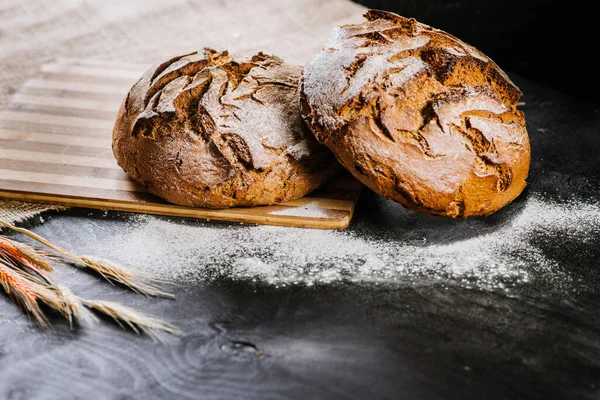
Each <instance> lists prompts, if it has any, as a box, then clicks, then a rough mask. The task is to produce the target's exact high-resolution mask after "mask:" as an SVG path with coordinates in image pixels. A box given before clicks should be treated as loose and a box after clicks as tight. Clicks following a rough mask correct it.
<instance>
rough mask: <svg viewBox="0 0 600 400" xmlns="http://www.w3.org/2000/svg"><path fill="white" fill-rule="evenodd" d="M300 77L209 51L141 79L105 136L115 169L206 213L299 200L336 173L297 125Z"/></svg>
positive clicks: (290, 69) (274, 65)
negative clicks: (110, 141)
mask: <svg viewBox="0 0 600 400" xmlns="http://www.w3.org/2000/svg"><path fill="white" fill-rule="evenodd" d="M301 72H302V68H301V67H297V66H291V65H287V64H285V63H284V62H283V61H282V60H281V59H279V58H277V57H273V56H269V55H265V54H262V53H259V54H257V55H254V56H253V57H249V58H232V57H230V56H229V54H228V53H227V52H217V51H215V50H212V49H205V50H204V51H200V52H195V53H192V54H187V55H183V56H179V57H175V58H172V59H170V60H168V61H166V62H164V63H162V64H159V65H156V66H154V67H152V68H151V69H150V70H148V71H147V72H146V73H145V74H144V75H143V76H142V77H141V78H140V80H139V81H138V82H137V83H136V84H135V85H134V86H133V87H132V88H131V90H130V92H129V93H128V94H127V97H126V98H125V99H124V101H123V103H122V105H121V108H120V110H119V114H118V117H117V120H116V123H115V126H114V130H113V152H114V155H115V158H116V160H117V162H118V163H119V165H120V166H121V167H122V168H123V169H124V170H125V171H126V172H127V173H128V174H129V175H130V176H131V177H132V178H133V179H135V180H136V181H138V182H139V183H141V184H142V185H144V186H146V187H147V188H148V190H149V191H150V192H152V193H154V194H156V195H158V196H160V197H162V198H164V199H166V200H167V201H169V202H171V203H175V204H180V205H186V206H199V207H209V208H227V207H233V206H255V205H265V204H275V203H279V202H282V201H286V200H290V199H295V198H299V197H302V196H304V195H306V194H307V193H309V192H310V191H312V190H314V189H316V188H317V187H319V186H320V185H321V184H323V183H324V182H325V181H326V180H327V179H329V178H330V177H331V176H333V175H334V174H335V173H336V172H337V171H339V170H340V168H341V167H340V166H339V164H338V163H337V161H336V160H335V157H334V156H333V154H331V152H330V151H329V150H328V149H327V148H326V147H324V146H321V145H320V144H318V142H317V141H316V140H315V138H314V137H313V136H312V134H311V133H310V131H309V130H308V129H307V128H306V126H305V124H304V123H303V122H302V120H301V118H300V114H299V111H298V90H297V89H298V88H297V85H298V80H299V77H300V75H301Z"/></svg>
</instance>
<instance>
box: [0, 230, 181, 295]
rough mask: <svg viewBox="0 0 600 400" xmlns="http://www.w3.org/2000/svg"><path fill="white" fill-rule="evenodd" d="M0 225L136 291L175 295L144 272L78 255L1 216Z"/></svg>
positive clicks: (149, 293) (110, 280) (148, 293)
mask: <svg viewBox="0 0 600 400" xmlns="http://www.w3.org/2000/svg"><path fill="white" fill-rule="evenodd" d="M0 225H3V226H5V227H7V228H9V229H11V230H13V231H15V232H19V233H22V234H24V235H26V236H28V237H30V238H32V239H34V240H36V241H38V242H40V243H42V244H43V245H45V246H47V247H49V248H50V249H52V250H54V251H56V252H57V253H59V254H61V255H62V256H64V257H66V258H68V259H70V260H71V261H73V262H75V263H76V264H78V265H80V266H83V267H85V268H89V269H90V270H92V271H94V272H96V273H98V274H100V275H102V276H103V277H104V278H105V279H107V280H108V281H109V282H112V281H114V282H119V283H121V284H123V285H125V286H127V287H129V288H130V289H132V290H133V291H135V292H138V293H141V294H145V295H148V296H160V297H170V298H172V297H174V296H173V295H172V294H170V293H167V292H165V291H163V290H161V289H160V288H158V287H156V286H155V285H154V284H153V282H156V279H153V278H151V277H149V276H146V275H144V274H135V273H133V272H132V271H130V270H128V269H127V268H125V267H123V266H121V265H118V264H115V263H113V262H110V261H107V260H103V259H101V258H96V257H90V256H78V255H76V254H73V253H71V252H70V251H68V250H65V249H63V248H62V247H59V246H57V245H55V244H53V243H50V242H49V241H48V240H46V239H44V238H43V237H41V236H39V235H37V234H35V233H33V232H31V231H30V230H28V229H25V228H19V227H16V226H14V225H12V224H11V223H9V222H7V221H4V220H3V219H1V218H0Z"/></svg>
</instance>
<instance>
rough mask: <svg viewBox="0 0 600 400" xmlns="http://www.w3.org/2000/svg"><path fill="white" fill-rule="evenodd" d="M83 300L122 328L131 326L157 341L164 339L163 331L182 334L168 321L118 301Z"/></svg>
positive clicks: (136, 331) (138, 332)
mask: <svg viewBox="0 0 600 400" xmlns="http://www.w3.org/2000/svg"><path fill="white" fill-rule="evenodd" d="M81 301H82V302H83V304H85V305H86V306H87V307H90V308H92V309H94V310H96V311H98V312H101V313H102V314H105V315H107V316H109V317H111V318H112V319H113V320H114V321H115V322H116V323H117V324H119V325H120V326H121V327H122V328H126V327H129V328H131V329H132V330H133V331H134V332H135V333H137V334H140V333H145V334H146V335H148V336H150V337H151V338H152V340H154V341H155V342H162V341H163V340H164V338H163V335H162V333H169V334H172V335H181V331H180V330H179V329H177V328H176V327H175V326H173V325H171V324H169V323H168V322H165V321H162V320H160V319H158V318H154V317H149V316H147V315H144V314H141V313H140V312H138V311H136V310H133V309H131V308H129V307H125V306H122V305H120V304H118V303H113V302H110V301H101V300H85V299H81Z"/></svg>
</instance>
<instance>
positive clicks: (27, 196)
mask: <svg viewBox="0 0 600 400" xmlns="http://www.w3.org/2000/svg"><path fill="white" fill-rule="evenodd" d="M361 191H362V189H361V190H359V191H357V194H356V197H355V199H354V201H353V202H352V207H351V208H350V210H348V215H346V216H345V217H343V218H340V219H325V218H312V219H298V218H297V217H293V216H285V215H272V216H267V217H265V216H263V215H252V214H250V213H249V214H239V215H231V214H227V215H225V214H226V213H227V211H228V210H227V209H225V210H208V211H207V210H205V209H192V208H189V207H180V206H176V205H172V204H165V205H164V206H163V205H160V204H155V205H151V204H147V205H146V206H147V208H146V209H145V210H144V211H143V212H140V210H139V203H137V202H131V203H127V202H125V201H123V202H112V203H109V202H107V201H106V200H104V199H93V198H75V197H71V196H60V195H44V194H39V193H28V192H22V191H10V190H2V189H0V199H4V200H17V201H31V202H36V203H42V204H52V205H61V206H66V207H73V208H89V209H95V210H106V211H109V210H110V211H120V212H130V213H135V214H140V213H143V214H153V215H163V216H172V217H181V218H194V219H205V220H215V221H224V222H235V223H247V224H257V225H275V226H285V227H293V228H307V229H324V230H343V229H346V228H347V227H348V226H349V225H350V222H351V220H352V217H353V215H354V210H355V208H356V203H357V201H358V197H359V196H360V192H361ZM237 210H239V209H237Z"/></svg>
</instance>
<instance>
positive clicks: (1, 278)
mask: <svg viewBox="0 0 600 400" xmlns="http://www.w3.org/2000/svg"><path fill="white" fill-rule="evenodd" d="M13 268H14V264H12V263H11V262H10V261H9V260H6V259H5V258H3V257H2V258H0V284H2V287H3V288H4V291H5V292H6V293H7V294H8V295H9V296H11V297H12V298H13V299H14V300H15V302H16V303H17V305H19V306H20V307H21V308H22V309H24V310H25V311H26V312H27V313H29V314H30V315H32V316H33V317H34V318H35V319H36V321H37V322H38V323H39V324H40V325H41V326H42V327H44V328H47V327H48V326H50V323H49V322H48V320H47V319H46V317H45V316H44V313H43V312H42V310H41V309H40V307H39V305H38V303H37V299H38V298H37V293H36V292H35V290H34V288H32V286H31V282H30V281H29V280H27V279H26V278H25V277H23V276H22V275H21V274H19V273H18V272H16V271H15V270H14V269H13Z"/></svg>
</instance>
